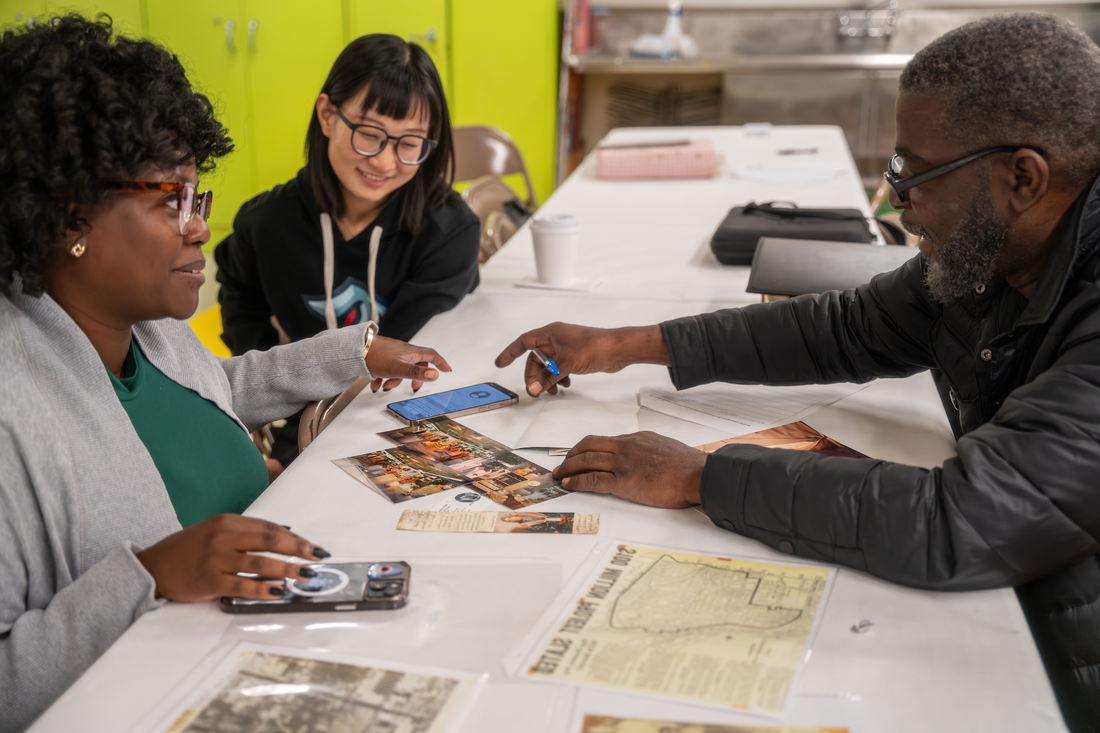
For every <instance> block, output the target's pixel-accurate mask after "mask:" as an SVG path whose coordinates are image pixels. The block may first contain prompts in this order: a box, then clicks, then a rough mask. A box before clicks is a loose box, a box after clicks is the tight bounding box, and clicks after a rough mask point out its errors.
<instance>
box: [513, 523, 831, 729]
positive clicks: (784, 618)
mask: <svg viewBox="0 0 1100 733" xmlns="http://www.w3.org/2000/svg"><path fill="white" fill-rule="evenodd" d="M833 573H834V571H833V570H832V569H831V568H821V567H814V566H809V565H794V564H791V565H787V564H777V563H767V562H760V561H756V560H746V559H738V558H723V557H710V556H706V555H695V554H688V553H682V552H675V551H671V550H662V549H656V548H650V547H641V546H631V545H618V546H617V547H615V548H613V550H612V551H611V552H610V553H609V554H608V556H607V557H606V558H605V559H604V561H603V563H602V567H600V568H599V569H598V571H597V572H596V573H595V574H594V576H593V577H592V578H591V580H590V582H589V583H588V584H587V586H586V587H587V590H585V591H584V592H583V594H582V595H581V596H580V598H578V599H577V600H576V601H575V603H570V604H569V606H568V607H567V609H566V611H565V613H563V614H562V615H561V616H560V617H559V619H558V621H557V623H556V624H555V625H554V626H553V628H552V631H551V632H550V633H548V634H547V635H546V636H544V637H543V639H542V641H541V643H540V644H539V645H538V647H537V648H536V651H535V653H534V654H532V655H530V657H529V658H528V660H527V661H528V663H527V664H526V665H525V669H524V674H526V675H527V676H530V677H535V678H541V679H548V680H556V681H562V682H574V683H582V684H590V685H598V686H601V687H610V688H614V689H619V690H628V691H632V692H638V693H646V694H652V695H661V696H667V697H672V698H677V699H681V700H688V701H692V702H697V703H704V704H710V705H718V706H722V707H734V708H739V709H745V710H753V711H757V712H761V713H765V714H769V715H779V714H782V712H783V710H784V707H785V705H786V701H787V695H788V692H789V691H790V688H791V682H792V680H793V678H794V674H795V672H796V670H797V668H798V664H799V661H800V660H801V659H802V655H803V650H804V649H805V647H806V645H807V643H808V641H809V638H810V635H811V632H812V630H813V628H814V621H815V618H816V616H817V614H818V612H819V611H820V608H821V604H822V599H823V598H824V596H825V592H826V588H827V586H828V584H829V582H830V580H831V578H832V576H833Z"/></svg>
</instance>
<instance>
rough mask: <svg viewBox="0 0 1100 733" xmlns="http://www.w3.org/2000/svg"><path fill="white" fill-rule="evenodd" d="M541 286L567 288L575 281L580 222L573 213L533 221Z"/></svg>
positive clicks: (536, 259)
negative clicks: (562, 286)
mask: <svg viewBox="0 0 1100 733" xmlns="http://www.w3.org/2000/svg"><path fill="white" fill-rule="evenodd" d="M531 239H532V241H533V242H534V244H535V271H536V272H537V273H538V279H539V282H540V283H545V284H546V285H568V284H569V283H571V282H572V281H573V280H574V279H575V278H576V275H577V273H576V270H577V250H579V249H580V244H581V223H580V222H579V221H577V217H575V216H573V215H572V214H540V215H538V216H536V217H535V218H534V220H533V221H532V222H531Z"/></svg>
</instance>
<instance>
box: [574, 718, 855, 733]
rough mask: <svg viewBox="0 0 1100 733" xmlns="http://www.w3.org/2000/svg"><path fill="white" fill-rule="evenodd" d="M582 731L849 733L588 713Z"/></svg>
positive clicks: (641, 732) (831, 729)
mask: <svg viewBox="0 0 1100 733" xmlns="http://www.w3.org/2000/svg"><path fill="white" fill-rule="evenodd" d="M581 733H848V729H847V728H803V727H792V726H789V725H784V726H774V725H721V724H714V723H709V724H704V723H676V722H673V721H671V720H640V719H637V718H616V717H612V716H610V715H586V716H584V727H583V728H581Z"/></svg>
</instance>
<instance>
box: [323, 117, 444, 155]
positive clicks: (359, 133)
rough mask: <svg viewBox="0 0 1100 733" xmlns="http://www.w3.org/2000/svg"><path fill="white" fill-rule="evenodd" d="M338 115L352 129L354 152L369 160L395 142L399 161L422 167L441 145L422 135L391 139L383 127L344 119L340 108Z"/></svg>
mask: <svg viewBox="0 0 1100 733" xmlns="http://www.w3.org/2000/svg"><path fill="white" fill-rule="evenodd" d="M336 114H338V115H340V119H342V120H343V121H344V124H345V125H347V126H348V127H350V128H351V147H352V150H354V151H355V152H357V153H359V154H360V155H365V156H366V157H368V158H373V157H374V156H376V155H378V154H379V153H381V152H382V151H383V150H385V149H386V144H387V143H389V141H390V140H393V142H394V150H395V151H396V153H397V159H398V160H400V161H401V162H402V163H404V164H405V165H420V164H421V163H423V162H424V161H425V160H427V159H428V156H429V155H431V153H432V150H434V149H435V146H436V145H438V144H439V142H438V141H437V140H431V139H430V138H426V137H424V136H422V135H402V136H401V137H391V136H390V135H389V134H387V133H386V131H385V130H383V129H382V128H381V127H375V126H374V125H357V124H355V123H354V122H352V121H351V120H349V119H348V118H347V117H344V113H343V112H341V111H340V108H339V107H337V108H336Z"/></svg>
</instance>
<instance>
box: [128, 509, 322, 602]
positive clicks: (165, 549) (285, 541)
mask: <svg viewBox="0 0 1100 733" xmlns="http://www.w3.org/2000/svg"><path fill="white" fill-rule="evenodd" d="M255 552H274V553H278V554H281V555H294V556H297V557H301V558H304V559H306V560H309V561H311V562H316V561H317V560H323V559H324V558H326V557H329V553H328V552H326V551H325V550H322V549H321V548H320V547H317V546H316V545H313V544H311V543H309V542H307V541H306V540H304V539H302V538H301V537H299V536H298V535H296V534H294V533H293V532H291V531H290V530H288V529H286V528H285V527H283V526H282V525H279V524H272V523H271V522H265V521H264V520H262V519H255V518H253V517H242V516H239V515H237V514H218V515H216V516H213V517H210V518H209V519H205V520H203V521H201V522H199V523H198V524H193V525H191V526H190V527H187V528H186V529H182V530H180V531H179V532H176V533H175V534H171V535H168V536H167V537H165V538H164V539H163V540H161V541H160V542H158V543H157V544H155V545H153V546H152V547H150V548H149V549H147V550H145V551H143V552H139V553H138V554H137V559H138V560H139V561H140V562H141V564H142V565H144V566H145V569H146V570H148V571H149V574H150V575H152V576H153V580H155V581H156V584H157V596H158V597H163V598H168V599H169V600H173V601H205V600H209V599H211V598H217V597H219V596H234V597H237V598H257V599H262V598H266V599H268V600H270V599H271V597H272V596H281V595H282V594H283V582H282V581H283V579H284V578H312V577H314V576H315V575H316V573H315V572H314V571H313V570H312V569H311V568H308V567H306V566H305V565H298V564H295V563H289V562H284V561H283V560H275V559H274V558H270V557H264V556H262V555H254V554H252V553H255ZM237 573H254V574H255V575H258V576H259V579H253V578H242V577H241V576H239V575H237ZM264 579H267V580H277V581H278V583H279V584H278V585H272V584H271V583H270V582H264Z"/></svg>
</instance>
